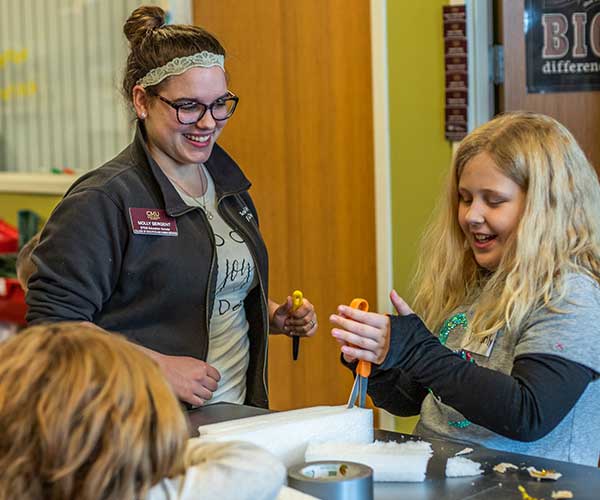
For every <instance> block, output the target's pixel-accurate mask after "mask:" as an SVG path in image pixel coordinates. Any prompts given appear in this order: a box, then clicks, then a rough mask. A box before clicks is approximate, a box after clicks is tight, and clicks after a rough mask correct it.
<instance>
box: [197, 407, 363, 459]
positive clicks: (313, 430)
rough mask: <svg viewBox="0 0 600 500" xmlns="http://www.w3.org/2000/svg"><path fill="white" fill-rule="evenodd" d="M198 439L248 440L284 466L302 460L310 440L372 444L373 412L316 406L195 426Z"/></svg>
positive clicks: (355, 408) (361, 409)
mask: <svg viewBox="0 0 600 500" xmlns="http://www.w3.org/2000/svg"><path fill="white" fill-rule="evenodd" d="M198 432H199V433H200V438H199V439H204V440H210V441H249V442H251V443H254V444H256V445H257V446H261V447H262V448H265V449H266V450H268V451H270V452H271V453H273V454H274V455H275V456H277V457H279V459H280V460H281V461H283V463H284V464H285V466H286V467H290V466H292V465H295V464H298V463H301V462H303V461H304V453H305V451H306V447H307V445H308V443H309V442H310V441H314V442H323V441H331V442H353V443H372V442H373V411H372V410H369V409H364V408H357V407H354V408H346V406H345V405H344V406H315V407H311V408H302V409H300V410H291V411H281V412H277V413H269V414H268V415H258V416H256V417H248V418H240V419H238V420H231V421H228V422H220V423H218V424H210V425H201V426H200V427H198Z"/></svg>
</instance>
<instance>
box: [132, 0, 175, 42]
mask: <svg viewBox="0 0 600 500" xmlns="http://www.w3.org/2000/svg"><path fill="white" fill-rule="evenodd" d="M166 20H167V14H166V13H165V11H164V10H162V9H161V8H160V7H158V6H156V5H142V6H141V7H138V8H137V9H135V10H134V11H133V12H132V13H131V15H130V16H129V19H127V21H126V22H125V25H124V26H123V33H125V36H126V37H127V40H129V44H130V45H131V46H132V47H133V46H135V45H139V44H140V43H141V42H142V40H143V39H144V38H145V37H146V35H147V34H148V33H149V32H151V31H152V30H154V29H156V28H160V27H161V26H162V25H163V24H165V22H166Z"/></svg>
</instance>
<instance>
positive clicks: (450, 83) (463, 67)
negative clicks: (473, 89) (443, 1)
mask: <svg viewBox="0 0 600 500" xmlns="http://www.w3.org/2000/svg"><path fill="white" fill-rule="evenodd" d="M443 18H444V63H445V64H444V69H445V75H446V107H445V114H446V130H445V135H446V139H448V140H450V141H460V140H462V139H463V138H464V137H465V136H466V135H467V112H468V108H467V106H468V91H469V89H468V82H469V75H468V63H467V22H466V19H467V14H466V10H465V6H464V5H445V6H444V7H443Z"/></svg>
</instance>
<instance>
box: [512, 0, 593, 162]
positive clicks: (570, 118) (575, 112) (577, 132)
mask: <svg viewBox="0 0 600 500" xmlns="http://www.w3.org/2000/svg"><path fill="white" fill-rule="evenodd" d="M501 7H502V8H501V12H502V26H503V27H502V38H503V41H504V65H505V70H504V92H503V95H504V97H503V105H504V109H505V110H507V111H511V110H527V111H536V112H539V113H544V114H546V115H549V116H552V117H554V118H556V119H557V120H558V121H560V122H561V123H563V124H564V125H565V126H566V127H567V128H568V129H569V130H570V131H571V132H572V133H573V135H574V136H575V138H576V139H577V141H578V142H579V144H580V145H581V147H582V148H583V150H584V151H585V153H586V155H587V157H588V158H589V160H590V161H591V163H592V165H593V166H594V167H595V168H596V171H597V172H600V92H558V93H548V94H527V88H526V74H525V69H526V64H525V32H524V30H523V13H524V0H503V1H502V5H501Z"/></svg>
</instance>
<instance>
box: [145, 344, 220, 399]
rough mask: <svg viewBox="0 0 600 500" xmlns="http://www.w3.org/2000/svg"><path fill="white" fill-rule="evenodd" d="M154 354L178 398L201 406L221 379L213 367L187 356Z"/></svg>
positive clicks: (210, 396)
mask: <svg viewBox="0 0 600 500" xmlns="http://www.w3.org/2000/svg"><path fill="white" fill-rule="evenodd" d="M156 354H158V356H152V357H153V358H154V359H155V360H156V361H157V363H158V366H159V367H160V369H161V371H162V372H163V375H164V376H165V378H166V379H167V381H168V382H169V384H170V385H171V388H172V389H173V392H175V395H176V396H177V397H178V398H179V399H181V400H182V401H185V402H186V403H190V404H192V405H194V406H202V405H203V404H204V403H206V402H207V401H208V400H210V399H211V398H212V395H213V392H215V391H216V390H217V387H218V385H219V384H218V382H219V380H221V374H220V373H219V372H218V370H217V369H216V368H215V367H213V366H211V365H209V364H208V363H206V362H205V361H201V360H199V359H196V358H192V357H189V356H167V355H166V354H159V353H156Z"/></svg>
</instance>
